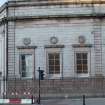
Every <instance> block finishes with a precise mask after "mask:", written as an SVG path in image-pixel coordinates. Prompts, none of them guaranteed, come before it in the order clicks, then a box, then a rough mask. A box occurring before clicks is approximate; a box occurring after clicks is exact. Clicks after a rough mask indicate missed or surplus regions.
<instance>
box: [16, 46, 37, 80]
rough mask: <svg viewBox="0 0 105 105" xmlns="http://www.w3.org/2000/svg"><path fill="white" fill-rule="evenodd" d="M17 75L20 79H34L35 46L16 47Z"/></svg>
mask: <svg viewBox="0 0 105 105" xmlns="http://www.w3.org/2000/svg"><path fill="white" fill-rule="evenodd" d="M17 48H18V51H19V74H20V77H21V78H35V48H36V46H18V47H17Z"/></svg>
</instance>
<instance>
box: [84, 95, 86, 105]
mask: <svg viewBox="0 0 105 105" xmlns="http://www.w3.org/2000/svg"><path fill="white" fill-rule="evenodd" d="M83 105H86V104H85V95H83Z"/></svg>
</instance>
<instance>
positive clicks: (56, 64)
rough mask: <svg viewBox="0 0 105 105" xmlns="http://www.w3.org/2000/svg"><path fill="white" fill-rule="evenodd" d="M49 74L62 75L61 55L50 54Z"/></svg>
mask: <svg viewBox="0 0 105 105" xmlns="http://www.w3.org/2000/svg"><path fill="white" fill-rule="evenodd" d="M48 64H49V66H48V68H49V74H60V54H59V53H48Z"/></svg>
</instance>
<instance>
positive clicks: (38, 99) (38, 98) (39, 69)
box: [38, 67, 40, 104]
mask: <svg viewBox="0 0 105 105" xmlns="http://www.w3.org/2000/svg"><path fill="white" fill-rule="evenodd" d="M38 71H39V97H38V104H40V67H39V70H38Z"/></svg>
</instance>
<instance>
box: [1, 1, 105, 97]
mask: <svg viewBox="0 0 105 105" xmlns="http://www.w3.org/2000/svg"><path fill="white" fill-rule="evenodd" d="M0 46H1V50H0V59H1V60H0V70H1V71H0V73H1V81H2V82H1V84H3V85H1V90H2V91H3V93H4V94H6V93H8V92H11V93H10V94H14V93H13V91H16V89H17V87H18V85H19V84H18V83H19V81H20V82H21V81H24V82H25V81H28V80H30V81H31V80H33V79H34V83H36V82H37V79H38V68H39V67H40V68H41V70H44V74H45V75H44V78H45V80H44V81H45V83H47V81H48V80H49V79H51V81H52V79H57V80H58V79H61V80H64V79H67V80H70V81H72V79H73V78H77V79H78V81H80V79H83V81H88V79H91V78H92V80H93V78H94V77H101V78H103V79H102V81H101V82H102V86H104V85H103V84H104V82H103V81H104V76H105V2H104V1H101V2H99V1H93V2H86V1H81V2H78V1H77V0H76V2H75V1H68V0H53V1H52V0H41V1H40V0H30V1H28V0H8V2H7V3H5V4H4V5H3V6H2V7H1V8H0ZM35 80H36V82H35ZM8 81H9V82H8ZM10 81H12V82H13V83H14V85H13V84H12V85H10V84H11V82H10ZM16 81H17V82H16ZM55 81H56V80H55ZM76 81H77V80H76ZM89 81H90V80H89ZM89 81H88V82H87V83H91V82H89ZM63 82H64V81H63ZM63 82H62V83H63ZM101 82H100V83H101ZM22 83H23V82H22ZM29 83H30V82H29ZM52 83H53V82H52ZM59 83H61V81H60V82H59ZM65 83H66V82H64V84H65ZM67 83H68V82H67ZM70 83H71V82H70ZM73 83H74V82H73ZM76 83H77V82H76ZM84 83H85V82H84ZM32 84H33V82H32V81H31V85H32ZM55 84H56V82H55ZM64 84H63V86H64ZM71 84H72V83H71ZM69 85H70V84H69ZM77 85H78V84H77ZM77 85H75V86H77ZM12 86H15V90H11V88H13V89H14V87H12ZM19 86H20V87H21V86H22V84H21V85H19ZM28 86H29V84H28ZM35 86H36V85H35ZM50 86H52V85H50ZM72 86H73V85H72ZM95 86H96V84H95ZM97 86H100V87H101V85H97ZM20 87H19V89H20ZM58 87H59V86H58ZM81 87H82V86H81ZM90 87H91V86H90ZM30 88H31V87H30ZM59 88H60V87H59ZM69 88H70V86H69ZM71 88H72V89H73V87H71ZM101 88H103V87H101ZM8 89H9V90H8ZM19 89H18V91H19ZM63 89H64V88H63ZM91 89H93V90H94V86H93V87H91ZM20 90H21V89H20ZM31 90H32V88H31ZM36 90H37V89H36ZM52 90H53V89H52ZM55 90H56V88H55ZM87 90H88V92H89V89H87ZM101 90H102V89H101ZM2 91H1V94H2ZM32 91H33V90H32ZM32 91H31V92H32ZM70 91H74V90H69V92H70ZM5 92H6V93H5ZM31 92H30V93H31ZM90 93H91V92H90ZM101 93H103V92H102V91H101ZM75 94H76V93H75ZM90 95H91V94H90ZM93 95H94V94H93ZM101 95H102V94H101Z"/></svg>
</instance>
